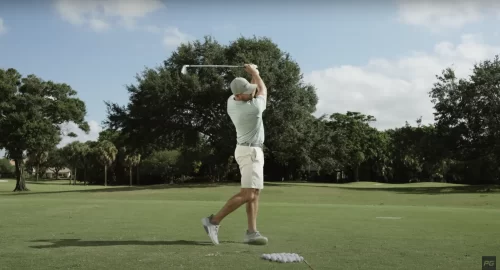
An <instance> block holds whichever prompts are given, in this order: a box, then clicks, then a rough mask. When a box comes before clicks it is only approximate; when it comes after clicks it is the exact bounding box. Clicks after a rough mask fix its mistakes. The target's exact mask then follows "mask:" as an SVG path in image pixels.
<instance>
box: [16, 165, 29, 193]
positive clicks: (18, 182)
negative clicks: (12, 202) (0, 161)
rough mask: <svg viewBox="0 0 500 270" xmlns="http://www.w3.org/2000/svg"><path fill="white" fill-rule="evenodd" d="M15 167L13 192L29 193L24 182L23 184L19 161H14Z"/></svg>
mask: <svg viewBox="0 0 500 270" xmlns="http://www.w3.org/2000/svg"><path fill="white" fill-rule="evenodd" d="M14 163H15V166H16V188H15V189H14V191H29V189H28V187H26V182H24V178H23V175H22V170H21V164H20V163H21V160H18V159H16V160H14Z"/></svg>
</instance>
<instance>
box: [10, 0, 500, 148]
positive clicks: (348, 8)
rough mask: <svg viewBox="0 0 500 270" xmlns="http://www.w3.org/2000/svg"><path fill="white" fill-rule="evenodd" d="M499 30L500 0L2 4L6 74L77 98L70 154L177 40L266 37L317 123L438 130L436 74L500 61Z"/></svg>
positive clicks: (25, 0) (58, 0) (461, 72)
mask: <svg viewBox="0 0 500 270" xmlns="http://www.w3.org/2000/svg"><path fill="white" fill-rule="evenodd" d="M208 2H209V3H208ZM285 3H286V4H285ZM499 23H500V2H498V3H496V2H495V1H492V0H484V1H481V0H478V1H470V0H469V1H464V0H456V1H451V0H440V1H428V0H420V1H416V0H408V1H407V0H401V1H395V0H394V1H384V0H377V1H368V0H358V1H351V2H349V1H340V0H334V1H320V0H311V1H309V2H306V1H301V0H292V1H288V2H285V1H275V3H272V2H268V3H265V1H262V0H255V1H241V0H233V1H227V2H226V1H207V2H206V3H204V2H202V1H185V3H183V2H182V1H180V0H175V1H168V0H166V1H161V0H142V1H140V0H47V1H29V0H20V1H13V0H6V1H1V2H0V68H2V69H6V68H15V69H17V70H18V71H19V72H20V73H22V74H23V75H28V74H35V75H37V76H39V77H41V78H42V79H44V80H52V81H56V82H64V83H68V84H69V85H71V86H72V88H74V89H75V90H76V91H77V92H78V96H79V97H80V98H81V99H82V100H83V101H84V102H85V103H86V106H87V116H86V119H87V121H88V122H89V124H90V127H91V131H90V132H89V133H88V134H85V133H83V132H82V131H80V130H79V129H78V128H76V126H75V125H73V124H71V123H69V124H67V125H65V127H64V128H65V130H66V131H74V132H75V133H77V134H78V135H79V136H78V138H77V139H73V138H68V137H64V138H63V141H62V142H61V144H60V146H63V145H65V144H67V143H69V142H71V141H73V140H80V141H86V140H95V139H97V137H98V134H99V132H100V131H101V130H102V127H101V123H102V121H103V120H104V119H105V118H106V107H105V104H104V101H111V102H115V103H119V104H121V105H125V104H126V103H127V102H128V93H127V91H126V87H125V86H126V85H128V84H133V83H135V76H136V74H137V73H140V72H141V71H142V70H143V69H144V68H145V67H156V66H158V65H161V63H162V61H163V60H165V59H167V58H168V57H169V56H170V55H171V53H172V52H173V51H175V49H176V47H177V46H178V45H179V44H181V43H183V42H189V41H192V40H196V39H203V37H204V36H206V35H211V36H213V37H214V38H215V39H216V40H218V41H219V42H220V43H224V44H228V43H229V42H231V41H233V40H236V39H237V38H239V37H240V36H245V37H252V36H254V35H255V36H258V37H263V36H265V37H269V38H271V39H272V40H273V42H275V43H276V44H277V45H278V46H279V47H280V48H281V49H282V50H283V51H285V52H288V53H290V54H291V56H292V58H293V60H295V61H296V62H297V63H298V64H299V65H300V67H301V71H302V73H303V75H304V81H305V82H307V83H311V84H313V85H314V86H315V87H316V89H317V95H318V98H319V102H318V105H317V111H316V112H315V115H317V116H320V115H322V114H331V113H334V112H340V113H346V112H347V111H359V112H361V113H364V114H369V115H373V116H374V117H375V118H376V119H377V122H376V123H374V124H373V126H375V127H376V128H378V129H380V130H383V129H388V128H395V127H401V126H403V125H404V124H405V122H406V121H408V122H409V123H410V124H412V125H414V124H415V121H416V120H417V119H418V118H420V117H422V120H423V121H422V122H423V124H429V123H433V111H434V110H433V104H432V103H431V99H430V97H429V94H428V93H429V91H430V90H431V88H432V86H433V83H435V82H436V78H435V76H436V75H438V74H440V73H441V72H442V70H443V69H445V68H448V67H452V68H454V69H455V70H456V72H457V75H458V76H460V77H463V78H466V77H467V76H468V75H469V74H470V72H471V70H472V68H473V65H474V64H475V63H478V62H480V61H484V60H488V59H492V58H493V57H494V56H495V55H496V54H499V53H500V30H499V29H498V27H495V26H497V25H500V24H499ZM221 64H227V63H221ZM269 94H270V95H272V93H269Z"/></svg>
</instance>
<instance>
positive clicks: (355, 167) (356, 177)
mask: <svg viewBox="0 0 500 270" xmlns="http://www.w3.org/2000/svg"><path fill="white" fill-rule="evenodd" d="M354 181H356V182H359V165H355V166H354Z"/></svg>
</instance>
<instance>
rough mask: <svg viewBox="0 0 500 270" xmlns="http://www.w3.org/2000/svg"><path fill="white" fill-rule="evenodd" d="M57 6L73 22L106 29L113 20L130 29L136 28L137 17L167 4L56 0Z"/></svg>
mask: <svg viewBox="0 0 500 270" xmlns="http://www.w3.org/2000/svg"><path fill="white" fill-rule="evenodd" d="M55 7H56V10H57V11H58V12H59V14H60V15H61V16H62V18H63V19H64V20H66V21H68V22H70V23H71V24H75V25H88V26H89V27H90V28H91V29H93V30H95V31H104V30H107V29H109V28H110V25H111V24H112V21H113V20H116V22H117V23H118V24H121V25H122V26H124V27H126V28H128V29H131V28H134V27H135V21H136V20H137V19H139V18H142V17H144V16H146V15H147V14H149V13H152V12H154V11H157V10H159V9H161V8H163V7H165V5H164V4H163V3H162V2H161V1H160V0H141V1H138V0H55Z"/></svg>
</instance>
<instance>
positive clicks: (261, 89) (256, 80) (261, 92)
mask: <svg viewBox="0 0 500 270" xmlns="http://www.w3.org/2000/svg"><path fill="white" fill-rule="evenodd" d="M251 83H253V84H257V94H256V96H264V97H265V98H266V100H267V87H266V84H265V83H264V81H263V80H262V78H261V77H260V75H259V74H252V82H251Z"/></svg>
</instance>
